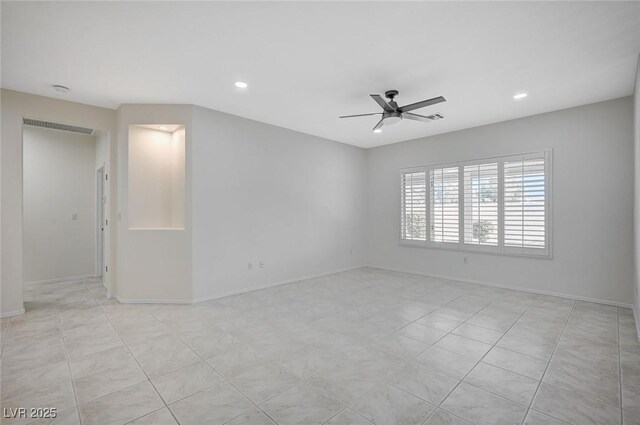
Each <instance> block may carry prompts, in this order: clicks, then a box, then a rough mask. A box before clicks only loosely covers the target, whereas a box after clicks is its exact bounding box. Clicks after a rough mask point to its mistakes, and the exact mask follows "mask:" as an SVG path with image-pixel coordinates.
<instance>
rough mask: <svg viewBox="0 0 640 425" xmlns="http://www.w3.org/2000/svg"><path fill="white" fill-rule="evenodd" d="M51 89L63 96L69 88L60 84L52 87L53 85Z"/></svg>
mask: <svg viewBox="0 0 640 425" xmlns="http://www.w3.org/2000/svg"><path fill="white" fill-rule="evenodd" d="M53 89H54V90H55V91H57V92H58V93H64V94H67V93H69V87H67V86H61V85H60V84H54V85H53Z"/></svg>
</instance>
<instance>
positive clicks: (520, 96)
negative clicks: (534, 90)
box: [513, 93, 527, 100]
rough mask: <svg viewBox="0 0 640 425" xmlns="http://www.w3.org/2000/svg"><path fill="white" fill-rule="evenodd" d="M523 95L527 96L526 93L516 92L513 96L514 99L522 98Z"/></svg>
mask: <svg viewBox="0 0 640 425" xmlns="http://www.w3.org/2000/svg"><path fill="white" fill-rule="evenodd" d="M525 97H527V94H526V93H518V94H517V95H515V96H513V98H514V99H515V100H518V99H524V98H525Z"/></svg>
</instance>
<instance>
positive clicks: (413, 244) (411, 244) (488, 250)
mask: <svg viewBox="0 0 640 425" xmlns="http://www.w3.org/2000/svg"><path fill="white" fill-rule="evenodd" d="M398 246H401V247H406V248H423V249H436V250H439V251H452V252H463V253H471V254H487V255H500V256H505V257H523V258H532V259H538V260H553V255H552V254H551V253H550V252H549V253H546V252H545V253H544V254H532V253H527V252H505V251H499V250H498V249H497V248H495V249H492V248H493V247H482V248H474V247H473V246H468V245H464V246H459V245H456V244H454V245H449V246H446V245H434V244H431V245H427V244H425V243H424V242H418V241H405V240H400V242H398Z"/></svg>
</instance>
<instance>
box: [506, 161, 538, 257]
mask: <svg viewBox="0 0 640 425" xmlns="http://www.w3.org/2000/svg"><path fill="white" fill-rule="evenodd" d="M545 171H546V170H545V158H544V155H541V154H538V155H532V156H528V157H527V156H522V157H519V158H510V159H506V160H505V161H504V246H505V248H517V249H519V250H522V251H523V252H526V251H527V250H530V249H533V250H535V249H544V248H545V246H546V194H545V187H546V182H545V180H546V179H545V174H546V173H545Z"/></svg>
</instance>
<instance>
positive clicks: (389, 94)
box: [384, 90, 399, 100]
mask: <svg viewBox="0 0 640 425" xmlns="http://www.w3.org/2000/svg"><path fill="white" fill-rule="evenodd" d="M398 93H399V92H398V90H387V91H386V92H384V96H385V97H386V98H387V99H391V100H393V98H394V97H396V96H397V95H398Z"/></svg>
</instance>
